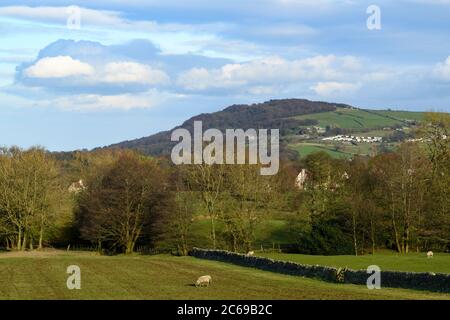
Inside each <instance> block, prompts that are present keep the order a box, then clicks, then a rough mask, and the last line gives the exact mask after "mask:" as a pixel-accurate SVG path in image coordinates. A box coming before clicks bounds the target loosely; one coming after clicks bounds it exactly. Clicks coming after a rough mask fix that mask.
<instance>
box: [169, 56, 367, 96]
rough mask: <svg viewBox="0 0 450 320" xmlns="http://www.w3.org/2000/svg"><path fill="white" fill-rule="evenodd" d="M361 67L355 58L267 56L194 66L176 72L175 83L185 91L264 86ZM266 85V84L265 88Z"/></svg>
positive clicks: (325, 76)
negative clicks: (243, 60) (243, 61)
mask: <svg viewBox="0 0 450 320" xmlns="http://www.w3.org/2000/svg"><path fill="white" fill-rule="evenodd" d="M359 69H360V63H359V62H358V59H357V58H355V57H348V56H346V57H337V56H334V55H327V56H321V55H319V56H314V57H311V58H307V59H299V60H286V59H283V58H281V57H277V56H274V57H269V58H265V59H260V60H254V61H250V62H246V63H235V64H226V65H224V66H222V67H221V68H219V69H205V68H194V69H191V70H188V71H186V72H183V73H181V74H180V75H179V77H178V79H177V83H178V85H179V86H181V87H183V88H184V89H186V90H188V91H203V90H208V89H217V88H222V89H223V88H238V89H239V88H242V87H243V86H251V87H254V88H258V87H259V88H262V87H263V88H266V89H267V85H270V84H271V85H274V84H289V83H298V82H305V81H314V80H317V79H319V80H336V79H340V78H342V77H345V76H349V75H350V74H352V73H355V72H357V71H358V70H359ZM264 86H266V87H264Z"/></svg>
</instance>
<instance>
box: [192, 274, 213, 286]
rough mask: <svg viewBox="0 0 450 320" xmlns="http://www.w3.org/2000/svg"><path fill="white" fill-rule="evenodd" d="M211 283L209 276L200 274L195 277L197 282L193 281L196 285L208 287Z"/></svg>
mask: <svg viewBox="0 0 450 320" xmlns="http://www.w3.org/2000/svg"><path fill="white" fill-rule="evenodd" d="M211 283H212V278H211V276H202V277H200V278H198V279H197V282H195V286H196V287H209V285H210V284H211Z"/></svg>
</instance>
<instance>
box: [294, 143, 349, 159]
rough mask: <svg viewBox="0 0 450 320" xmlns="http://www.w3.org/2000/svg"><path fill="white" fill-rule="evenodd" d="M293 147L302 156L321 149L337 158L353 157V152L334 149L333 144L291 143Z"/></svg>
mask: <svg viewBox="0 0 450 320" xmlns="http://www.w3.org/2000/svg"><path fill="white" fill-rule="evenodd" d="M291 148H292V149H293V150H295V151H297V152H298V154H299V155H300V158H304V157H306V156H308V155H310V154H313V153H316V152H321V151H323V152H326V153H328V154H329V155H330V156H331V157H333V158H336V159H347V158H351V157H352V154H351V153H347V152H344V151H336V150H333V146H327V145H326V144H318V143H298V144H295V145H291Z"/></svg>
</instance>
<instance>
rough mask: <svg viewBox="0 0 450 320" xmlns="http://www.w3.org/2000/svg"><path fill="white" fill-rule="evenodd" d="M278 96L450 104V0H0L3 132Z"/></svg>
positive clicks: (72, 129)
mask: <svg viewBox="0 0 450 320" xmlns="http://www.w3.org/2000/svg"><path fill="white" fill-rule="evenodd" d="M282 98H306V99H311V100H319V101H329V102H339V103H347V104H351V105H353V106H356V107H361V108H371V109H387V108H391V109H394V110H413V111H446V112H448V111H450V0H397V1H388V0H372V1H365V0H360V1H356V0H312V1H306V0H214V1H211V0H209V1H207V0H191V1H186V0H127V1H118V0H108V1H107V0H89V1H84V0H80V1H64V0H57V1H56V0H53V1H51V0H50V1H44V0H43V1H33V0H29V1H20V0H19V1H18V0H14V1H10V0H1V1H0V145H8V146H10V145H18V146H21V147H24V148H26V147H30V146H33V145H41V146H44V147H46V148H47V149H49V150H51V151H68V150H75V149H84V148H86V149H91V148H95V147H99V146H105V145H109V144H112V143H116V142H120V141H124V140H131V139H135V138H140V137H143V136H148V135H150V134H153V133H156V132H159V131H161V130H168V129H171V128H173V127H174V126H176V125H179V124H181V123H182V122H183V121H184V120H186V119H187V118H189V117H191V116H194V115H197V114H199V113H204V112H214V111H218V110H222V109H223V108H225V107H227V106H229V105H232V104H247V103H257V102H264V101H267V100H270V99H282Z"/></svg>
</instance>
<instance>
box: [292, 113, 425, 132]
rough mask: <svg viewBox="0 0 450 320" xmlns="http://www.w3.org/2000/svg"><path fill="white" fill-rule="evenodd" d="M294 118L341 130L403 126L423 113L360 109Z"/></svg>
mask: <svg viewBox="0 0 450 320" xmlns="http://www.w3.org/2000/svg"><path fill="white" fill-rule="evenodd" d="M295 118H296V119H299V120H305V119H313V120H317V121H318V122H319V126H321V127H326V126H333V127H339V128H342V129H363V128H382V127H388V126H393V125H399V124H403V121H404V120H419V119H422V118H423V113H420V112H397V111H374V112H367V111H365V110H361V109H344V108H338V109H337V110H336V111H333V112H322V113H315V114H307V115H302V116H298V117H295ZM404 118H405V119H404Z"/></svg>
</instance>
